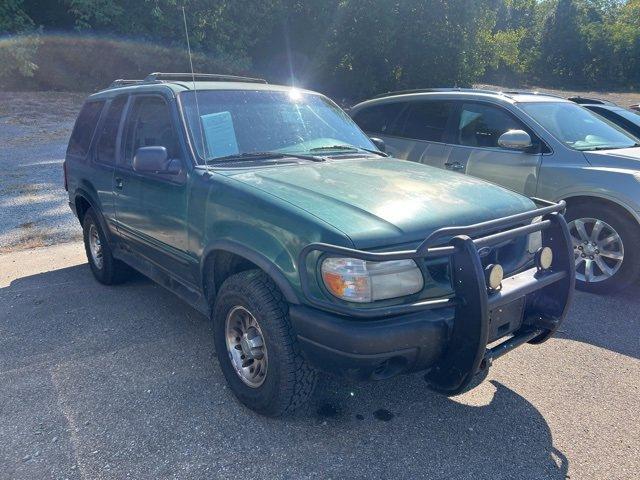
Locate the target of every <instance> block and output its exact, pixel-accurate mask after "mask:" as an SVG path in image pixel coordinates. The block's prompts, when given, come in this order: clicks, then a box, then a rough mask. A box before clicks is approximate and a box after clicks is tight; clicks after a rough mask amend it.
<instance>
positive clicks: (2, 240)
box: [0, 92, 85, 252]
mask: <svg viewBox="0 0 640 480" xmlns="http://www.w3.org/2000/svg"><path fill="white" fill-rule="evenodd" d="M84 97H85V95H84V94H73V93H71V94H70V93H52V92H20V93H13V92H0V145H1V146H2V147H1V148H0V178H2V181H1V182H0V252H6V251H9V250H13V249H24V248H33V247H37V246H42V245H50V244H53V243H57V242H64V241H69V240H74V239H77V238H79V235H80V233H81V232H80V228H79V225H78V222H77V220H75V218H74V217H73V215H72V213H71V211H70V210H69V206H68V205H67V201H68V200H67V195H66V192H65V191H64V188H63V174H62V161H63V160H64V152H65V150H66V148H67V142H68V140H69V136H70V134H71V129H72V128H73V122H74V121H75V118H76V115H77V113H78V111H79V109H80V106H81V105H82V101H83V99H84Z"/></svg>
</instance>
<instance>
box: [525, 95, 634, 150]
mask: <svg viewBox="0 0 640 480" xmlns="http://www.w3.org/2000/svg"><path fill="white" fill-rule="evenodd" d="M520 107H521V108H522V109H523V110H524V111H525V112H527V113H528V114H529V115H530V116H531V117H532V118H533V119H534V120H535V121H537V122H538V123H539V124H540V125H542V126H543V127H544V128H546V129H547V130H548V131H549V132H550V133H551V134H552V135H553V136H554V137H556V138H557V139H558V140H560V141H561V142H562V143H564V144H565V145H567V146H569V147H571V148H575V149H576V150H601V149H608V148H628V147H633V146H634V145H636V143H637V141H638V140H637V139H636V138H634V137H632V136H631V135H630V134H628V133H625V132H624V131H623V130H621V129H620V128H618V127H617V126H615V125H614V124H613V123H610V122H609V121H607V120H605V119H604V118H602V117H600V116H599V115H596V114H595V113H593V112H590V111H589V110H587V109H586V108H583V107H581V106H579V105H575V104H573V103H564V102H563V103H551V102H550V103H546V102H545V103H527V104H522V105H520Z"/></svg>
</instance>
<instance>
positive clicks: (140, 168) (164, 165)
mask: <svg viewBox="0 0 640 480" xmlns="http://www.w3.org/2000/svg"><path fill="white" fill-rule="evenodd" d="M133 170H134V171H136V172H140V173H163V174H165V175H177V174H179V173H180V171H181V170H182V167H181V165H180V161H179V160H175V159H174V160H169V154H168V153H167V149H166V148H165V147H140V148H139V149H138V150H136V154H135V155H134V157H133Z"/></svg>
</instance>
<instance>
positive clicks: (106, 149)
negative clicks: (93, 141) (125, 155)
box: [96, 96, 127, 165]
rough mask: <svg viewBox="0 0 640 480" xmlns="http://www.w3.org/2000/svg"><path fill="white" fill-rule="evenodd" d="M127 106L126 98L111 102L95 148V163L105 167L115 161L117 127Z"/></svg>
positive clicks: (121, 97)
mask: <svg viewBox="0 0 640 480" xmlns="http://www.w3.org/2000/svg"><path fill="white" fill-rule="evenodd" d="M126 104H127V97H126V96H120V97H116V98H115V99H114V100H112V101H111V104H110V105H109V110H107V116H106V118H105V119H104V123H103V124H102V128H101V129H100V138H99V140H98V145H97V147H96V161H97V162H99V163H104V164H106V165H113V164H115V161H116V141H117V136H118V127H119V126H120V119H121V118H122V110H123V109H124V106H125V105H126Z"/></svg>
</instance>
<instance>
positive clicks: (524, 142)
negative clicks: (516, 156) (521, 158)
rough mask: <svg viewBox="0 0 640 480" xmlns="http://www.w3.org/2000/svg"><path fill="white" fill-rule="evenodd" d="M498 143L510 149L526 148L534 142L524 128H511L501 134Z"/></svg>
mask: <svg viewBox="0 0 640 480" xmlns="http://www.w3.org/2000/svg"><path fill="white" fill-rule="evenodd" d="M498 145H500V146H501V147H502V148H508V149H509V150H526V149H527V148H530V147H531V146H532V143H531V137H530V136H529V134H528V133H527V132H525V131H524V130H509V131H508V132H504V133H503V134H502V135H500V138H498Z"/></svg>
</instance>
